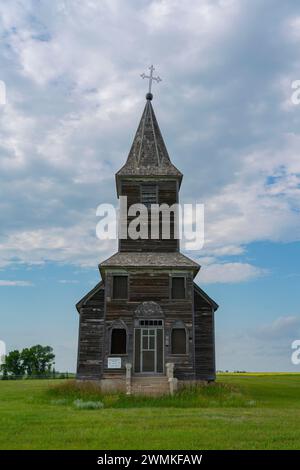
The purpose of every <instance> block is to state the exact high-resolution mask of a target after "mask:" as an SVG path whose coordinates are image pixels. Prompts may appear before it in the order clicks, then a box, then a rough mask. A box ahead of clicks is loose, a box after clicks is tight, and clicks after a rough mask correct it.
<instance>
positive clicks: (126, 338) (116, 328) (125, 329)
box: [108, 325, 128, 357]
mask: <svg viewBox="0 0 300 470" xmlns="http://www.w3.org/2000/svg"><path fill="white" fill-rule="evenodd" d="M114 330H123V331H125V352H124V353H113V352H112V336H113V331H114ZM109 339H110V341H109V354H108V357H111V356H112V357H120V356H127V355H128V331H127V328H125V327H124V326H118V325H116V326H113V327H112V328H111V331H110V338H109Z"/></svg>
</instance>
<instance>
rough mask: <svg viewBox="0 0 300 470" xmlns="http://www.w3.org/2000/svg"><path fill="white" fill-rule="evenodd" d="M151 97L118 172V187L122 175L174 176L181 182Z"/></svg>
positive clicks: (180, 176) (180, 175)
mask: <svg viewBox="0 0 300 470" xmlns="http://www.w3.org/2000/svg"><path fill="white" fill-rule="evenodd" d="M151 99H152V98H151ZM151 99H150V97H149V98H147V102H146V105H145V108H144V112H143V114H142V117H141V120H140V123H139V126H138V129H137V131H136V134H135V137H134V140H133V143H132V146H131V149H130V152H129V155H128V158H127V161H126V163H125V165H124V166H123V167H122V168H121V169H120V170H119V171H118V172H117V173H116V182H117V188H118V189H119V181H120V178H121V177H153V178H157V177H167V178H170V177H172V178H176V179H178V181H179V184H180V183H181V180H182V173H181V172H180V171H179V170H178V169H177V168H176V167H175V166H174V165H173V163H172V162H171V160H170V157H169V154H168V151H167V148H166V146H165V143H164V140H163V137H162V135H161V132H160V129H159V126H158V123H157V120H156V116H155V114H154V110H153V107H152V104H151ZM118 193H119V190H118Z"/></svg>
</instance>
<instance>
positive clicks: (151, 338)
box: [134, 320, 164, 374]
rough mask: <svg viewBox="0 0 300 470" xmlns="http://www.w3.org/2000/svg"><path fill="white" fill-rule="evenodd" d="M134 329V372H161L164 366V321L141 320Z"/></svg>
mask: <svg viewBox="0 0 300 470" xmlns="http://www.w3.org/2000/svg"><path fill="white" fill-rule="evenodd" d="M139 323H140V325H139V326H140V328H135V329H134V372H137V373H152V374H161V373H163V371H164V368H163V356H164V351H163V331H164V330H163V321H162V320H140V322H139Z"/></svg>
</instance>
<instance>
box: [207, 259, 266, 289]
mask: <svg viewBox="0 0 300 470" xmlns="http://www.w3.org/2000/svg"><path fill="white" fill-rule="evenodd" d="M264 274H266V270H264V269H261V268H258V267H256V266H252V265H251V264H248V263H223V264H218V263H214V264H208V265H206V266H203V269H201V270H200V273H199V274H198V278H199V283H201V284H210V283H224V284H226V283H234V282H245V281H250V280H252V279H255V278H257V277H259V276H262V275H264Z"/></svg>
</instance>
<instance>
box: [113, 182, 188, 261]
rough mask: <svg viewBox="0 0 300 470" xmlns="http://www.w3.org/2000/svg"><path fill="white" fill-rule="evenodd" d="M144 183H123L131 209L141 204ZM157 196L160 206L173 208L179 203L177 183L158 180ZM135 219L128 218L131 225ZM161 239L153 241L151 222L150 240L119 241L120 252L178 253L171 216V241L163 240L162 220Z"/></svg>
mask: <svg viewBox="0 0 300 470" xmlns="http://www.w3.org/2000/svg"><path fill="white" fill-rule="evenodd" d="M142 183H143V181H142V180H141V181H136V180H124V181H122V192H121V195H122V196H127V205H128V207H130V206H131V205H132V204H137V203H140V202H141V200H140V191H141V189H140V187H141V184H142ZM155 183H157V187H158V189H157V194H158V204H168V205H169V206H171V205H172V204H175V203H176V202H177V198H178V190H177V181H175V180H174V181H172V180H170V181H169V180H166V181H163V180H161V181H160V180H158V181H157V182H156V181H155ZM133 219H135V216H134V217H128V225H129V223H130V222H131V221H132V220H133ZM160 219H161V218H160ZM159 233H160V237H159V239H157V240H155V239H151V231H150V221H149V225H148V237H149V239H148V240H142V239H138V240H132V239H131V238H127V239H121V240H120V241H119V250H120V251H150V252H170V251H177V250H178V247H179V243H178V240H177V239H176V238H175V237H174V217H173V215H172V214H171V217H170V235H171V237H170V239H163V238H162V232H161V220H160V232H159Z"/></svg>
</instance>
